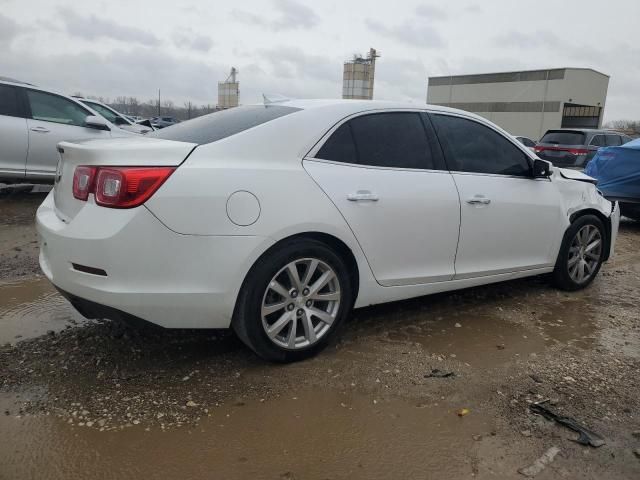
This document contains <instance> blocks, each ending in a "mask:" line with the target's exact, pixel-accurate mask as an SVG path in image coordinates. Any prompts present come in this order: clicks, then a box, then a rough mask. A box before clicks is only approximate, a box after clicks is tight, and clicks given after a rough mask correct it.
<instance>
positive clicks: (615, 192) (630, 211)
mask: <svg viewBox="0 0 640 480" xmlns="http://www.w3.org/2000/svg"><path fill="white" fill-rule="evenodd" d="M585 173H586V174H587V175H590V176H592V177H593V178H595V179H596V180H597V181H598V189H599V190H600V191H601V192H602V193H603V194H604V196H605V197H607V198H608V199H609V200H611V201H618V202H620V212H621V213H622V215H624V216H625V217H629V218H632V219H634V220H637V221H639V222H640V139H636V140H633V141H631V142H628V143H626V144H624V145H621V146H619V147H607V148H601V149H600V150H598V153H596V156H595V157H593V160H591V161H590V162H589V164H588V165H587V168H586V169H585Z"/></svg>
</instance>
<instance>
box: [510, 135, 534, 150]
mask: <svg viewBox="0 0 640 480" xmlns="http://www.w3.org/2000/svg"><path fill="white" fill-rule="evenodd" d="M515 139H516V140H518V141H519V142H520V143H521V144H523V145H524V146H525V147H527V148H528V149H529V150H531V151H532V152H535V148H534V147H535V146H536V142H534V141H533V140H531V139H530V138H529V137H524V136H522V135H516V136H515Z"/></svg>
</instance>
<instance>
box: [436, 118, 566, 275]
mask: <svg viewBox="0 0 640 480" xmlns="http://www.w3.org/2000/svg"><path fill="white" fill-rule="evenodd" d="M431 118H432V120H433V123H434V125H435V127H436V131H437V134H438V138H439V139H440V142H441V144H442V147H443V149H444V152H445V158H446V161H447V165H448V167H449V169H450V170H451V173H452V176H453V179H454V181H455V184H456V186H457V188H458V192H459V193H460V206H461V207H460V210H461V222H460V241H459V243H458V252H457V255H456V261H455V271H456V276H455V278H456V279H463V278H473V277H480V276H485V275H494V274H500V273H507V272H515V271H520V270H527V269H535V268H542V267H548V266H551V265H553V264H554V263H555V257H554V255H555V252H556V251H557V248H558V245H559V241H560V239H561V238H562V235H563V232H564V230H563V225H564V224H563V216H562V207H561V205H562V202H561V198H560V194H559V192H558V191H557V189H556V188H555V186H554V185H553V183H552V182H551V180H550V179H548V178H545V179H534V178H533V177H532V175H531V161H530V159H529V157H528V156H527V155H526V154H525V153H524V151H523V150H521V149H520V148H519V147H518V146H517V142H515V141H513V140H511V139H509V138H507V136H505V135H503V134H502V133H499V132H498V131H497V130H496V129H494V128H493V127H490V126H488V125H486V124H484V123H481V122H480V121H477V120H475V119H471V118H467V117H463V116H456V115H450V114H442V113H434V114H432V115H431Z"/></svg>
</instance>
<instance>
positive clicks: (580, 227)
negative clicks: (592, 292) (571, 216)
mask: <svg viewBox="0 0 640 480" xmlns="http://www.w3.org/2000/svg"><path fill="white" fill-rule="evenodd" d="M604 255H605V230H604V225H603V223H602V221H601V220H600V219H599V218H598V217H596V216H594V215H585V216H582V217H579V218H578V219H577V220H575V221H574V222H573V223H572V224H571V226H569V228H568V229H567V232H566V233H565V235H564V239H563V240H562V246H561V247H560V252H559V253H558V259H557V260H556V266H555V269H554V270H553V283H554V284H555V286H556V287H558V288H560V289H562V290H567V291H576V290H581V289H583V288H586V287H587V286H589V284H590V283H591V282H592V281H593V280H594V278H595V277H596V275H598V272H599V271H600V267H601V266H602V262H603V258H604Z"/></svg>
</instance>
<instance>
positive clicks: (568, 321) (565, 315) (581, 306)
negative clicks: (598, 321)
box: [536, 293, 599, 349]
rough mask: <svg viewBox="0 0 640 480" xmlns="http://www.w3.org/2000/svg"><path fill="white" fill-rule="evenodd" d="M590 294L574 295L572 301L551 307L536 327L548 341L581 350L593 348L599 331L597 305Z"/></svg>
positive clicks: (540, 317) (568, 300) (540, 318)
mask: <svg viewBox="0 0 640 480" xmlns="http://www.w3.org/2000/svg"><path fill="white" fill-rule="evenodd" d="M590 300H591V299H590V298H589V296H588V293H582V294H573V295H572V297H571V299H565V300H564V301H562V302H560V303H557V304H555V305H553V306H550V307H549V310H548V311H547V312H545V313H544V314H542V315H540V316H539V318H538V321H537V322H536V326H537V328H538V330H540V331H541V332H542V334H543V335H544V336H545V338H546V339H548V340H553V341H556V342H560V343H564V344H567V345H572V346H576V347H580V348H585V349H586V348H590V347H593V345H594V344H595V342H596V340H597V338H598V337H599V331H598V330H597V328H596V325H595V322H594V316H595V310H596V305H595V304H593V303H591V302H590Z"/></svg>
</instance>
